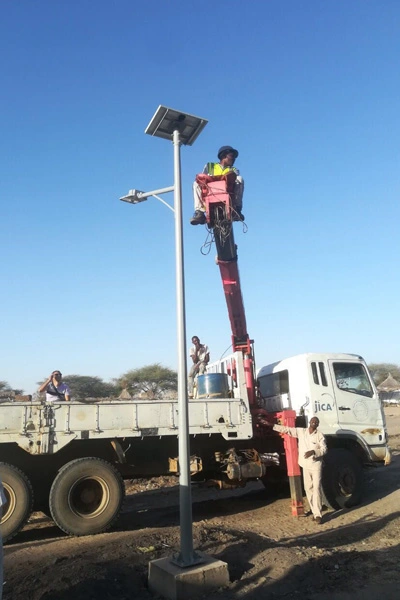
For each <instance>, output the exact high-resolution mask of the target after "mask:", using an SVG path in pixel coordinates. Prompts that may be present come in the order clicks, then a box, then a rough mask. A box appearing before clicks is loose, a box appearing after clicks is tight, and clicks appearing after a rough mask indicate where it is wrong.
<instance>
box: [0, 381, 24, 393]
mask: <svg viewBox="0 0 400 600" xmlns="http://www.w3.org/2000/svg"><path fill="white" fill-rule="evenodd" d="M1 392H14V394H15V395H16V396H21V395H22V394H23V393H24V390H19V389H15V390H13V389H12V388H11V386H10V385H9V384H8V383H7V381H0V393H1Z"/></svg>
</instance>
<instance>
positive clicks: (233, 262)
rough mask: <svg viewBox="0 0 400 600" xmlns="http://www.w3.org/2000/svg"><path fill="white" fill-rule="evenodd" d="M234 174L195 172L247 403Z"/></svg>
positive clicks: (250, 368) (249, 375) (250, 363)
mask: <svg viewBox="0 0 400 600" xmlns="http://www.w3.org/2000/svg"><path fill="white" fill-rule="evenodd" d="M235 177H236V176H235V174H234V173H229V174H228V175H220V176H211V175H205V174H201V175H197V177H196V181H197V183H198V184H199V186H200V188H201V191H202V196H203V200H204V205H205V207H206V220H207V224H208V226H209V228H210V229H212V230H213V232H214V239H215V245H216V248H217V264H218V266H219V270H220V273H221V279H222V285H223V288H224V293H225V299H226V305H227V308H228V315H229V320H230V323H231V330H232V346H233V350H234V351H235V352H236V351H241V352H242V353H243V358H244V368H245V374H246V387H247V392H248V396H249V401H250V404H252V405H253V404H254V403H255V383H254V358H253V341H252V340H250V338H249V334H248V332H247V324H246V313H245V310H244V304H243V298H242V291H241V288H240V277H239V269H238V257H237V251H236V250H237V247H236V244H235V239H234V236H233V227H232V200H231V194H232V193H233V186H234V182H235Z"/></svg>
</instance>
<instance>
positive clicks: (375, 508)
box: [3, 407, 400, 600]
mask: <svg viewBox="0 0 400 600" xmlns="http://www.w3.org/2000/svg"><path fill="white" fill-rule="evenodd" d="M386 418H387V424H388V429H389V434H390V443H391V447H392V449H393V451H394V457H393V462H392V464H391V465H390V466H389V467H382V468H371V469H367V470H366V472H365V489H366V491H365V497H364V502H363V504H362V505H360V506H358V507H356V508H353V509H348V510H341V511H336V512H333V511H326V512H325V513H324V522H323V524H322V525H316V524H315V523H314V522H313V521H312V520H311V518H304V517H303V518H295V517H292V516H291V512H290V503H289V498H288V495H287V494H282V495H280V496H275V497H271V496H270V495H268V494H267V493H266V491H265V490H264V488H263V487H262V485H261V484H258V483H254V484H251V485H249V486H247V487H246V488H244V489H243V490H235V491H234V492H218V491H216V490H210V489H204V488H198V487H194V488H193V521H194V522H193V536H194V546H195V548H196V549H198V550H201V551H202V552H206V553H207V554H210V555H212V556H214V557H215V558H219V559H221V560H223V561H226V562H227V563H228V566H229V573H230V584H229V586H228V587H226V588H224V589H222V590H219V591H216V592H214V593H213V594H211V595H210V594H208V595H207V598H208V600H228V599H229V600H230V599H237V600H261V599H278V598H284V599H289V600H290V599H292V598H293V599H298V600H303V599H304V600H322V599H324V600H325V599H329V600H350V599H352V600H354V599H356V600H357V599H362V600H378V599H379V600H381V599H382V598H385V600H392V599H393V600H394V599H396V600H397V599H398V598H399V597H400V592H399V588H400V567H399V563H400V561H399V559H400V491H399V487H400V407H393V408H387V409H386ZM160 485H161V486H162V487H160ZM178 504H179V493H178V487H177V486H176V485H174V480H169V479H162V478H160V479H159V480H152V481H137V482H134V483H132V484H130V485H129V486H128V497H127V501H126V503H125V507H124V510H123V513H122V515H121V517H120V519H119V521H118V523H117V525H116V527H114V529H113V530H112V531H111V532H108V533H104V534H101V535H97V536H91V537H86V538H70V537H67V536H65V535H63V534H62V533H61V532H60V530H59V529H58V528H57V527H55V526H54V525H53V523H52V521H50V520H49V519H48V518H47V517H45V516H44V515H43V514H42V513H35V514H34V515H33V516H32V519H31V520H30V522H29V523H28V525H27V526H26V527H25V529H24V530H23V531H22V532H21V533H20V534H19V535H18V536H16V538H14V539H13V540H11V541H10V543H9V544H8V545H7V546H6V547H5V549H4V554H5V561H4V562H5V565H4V579H5V584H4V595H3V599H4V600H11V599H22V598H24V599H25V598H26V597H28V598H29V600H67V598H68V600H69V599H71V598H72V599H73V600H94V599H96V600H97V599H105V600H112V599H117V598H118V599H119V600H127V599H133V598H134V599H137V600H150V599H152V598H154V596H153V595H152V594H151V593H150V592H149V590H148V588H147V569H148V563H149V561H150V560H153V559H155V558H160V557H163V556H170V555H172V554H174V553H175V552H177V551H179V545H180V539H179V526H178V524H179V513H178ZM188 600H190V599H188Z"/></svg>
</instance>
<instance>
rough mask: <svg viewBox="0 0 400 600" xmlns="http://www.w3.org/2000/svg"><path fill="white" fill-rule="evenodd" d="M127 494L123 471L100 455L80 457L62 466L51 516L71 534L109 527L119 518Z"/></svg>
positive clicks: (52, 493)
mask: <svg viewBox="0 0 400 600" xmlns="http://www.w3.org/2000/svg"><path fill="white" fill-rule="evenodd" d="M124 497H125V486H124V482H123V479H122V477H121V475H120V474H119V472H118V471H117V470H116V469H115V468H114V467H113V466H112V465H111V464H110V463H108V462H106V461H104V460H101V459H99V458H78V459H76V460H73V461H71V462H69V463H67V464H66V465H64V466H63V467H62V469H60V471H59V473H58V475H57V477H56V478H55V480H54V481H53V485H52V486H51V490H50V498H49V506H50V512H51V516H52V518H53V520H54V522H55V523H56V525H58V527H59V528H60V529H62V530H63V531H65V533H68V534H71V535H92V534H95V533H101V532H102V531H105V530H106V529H108V528H109V527H111V525H112V524H113V523H114V521H115V520H116V519H117V518H118V515H119V513H120V510H121V506H122V503H123V500H124Z"/></svg>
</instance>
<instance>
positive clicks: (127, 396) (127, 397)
mask: <svg viewBox="0 0 400 600" xmlns="http://www.w3.org/2000/svg"><path fill="white" fill-rule="evenodd" d="M118 400H132V396H131V395H130V393H129V392H128V390H127V389H126V388H124V389H123V390H122V392H121V393H120V395H119V396H118Z"/></svg>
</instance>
